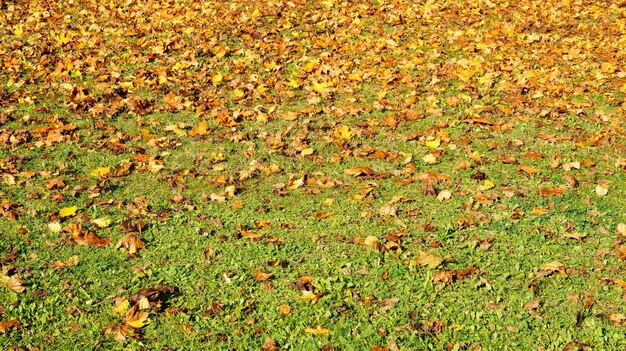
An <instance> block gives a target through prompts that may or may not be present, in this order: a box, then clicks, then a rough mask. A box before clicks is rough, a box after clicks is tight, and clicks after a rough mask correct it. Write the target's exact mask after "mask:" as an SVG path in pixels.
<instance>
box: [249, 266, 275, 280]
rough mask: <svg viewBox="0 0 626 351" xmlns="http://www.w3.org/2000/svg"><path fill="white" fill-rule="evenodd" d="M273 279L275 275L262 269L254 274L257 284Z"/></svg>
mask: <svg viewBox="0 0 626 351" xmlns="http://www.w3.org/2000/svg"><path fill="white" fill-rule="evenodd" d="M273 277H274V275H273V274H272V273H266V272H265V271H263V270H262V269H259V270H257V271H256V273H255V274H254V281H255V282H264V281H267V280H270V279H272V278H273Z"/></svg>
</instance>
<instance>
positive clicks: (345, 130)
mask: <svg viewBox="0 0 626 351" xmlns="http://www.w3.org/2000/svg"><path fill="white" fill-rule="evenodd" d="M335 136H336V137H337V138H339V139H351V138H352V137H353V136H354V131H352V129H350V127H348V126H340V127H338V128H337V129H335Z"/></svg>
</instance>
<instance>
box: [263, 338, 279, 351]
mask: <svg viewBox="0 0 626 351" xmlns="http://www.w3.org/2000/svg"><path fill="white" fill-rule="evenodd" d="M278 350H280V347H278V346H277V345H276V342H275V341H274V340H272V339H271V338H270V337H269V336H267V337H265V342H264V343H263V345H262V346H261V351H278Z"/></svg>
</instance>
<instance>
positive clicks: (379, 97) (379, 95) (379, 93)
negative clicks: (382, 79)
mask: <svg viewBox="0 0 626 351" xmlns="http://www.w3.org/2000/svg"><path fill="white" fill-rule="evenodd" d="M387 94H389V91H388V90H382V91H379V92H378V100H382V99H384V98H385V97H386V96H387Z"/></svg>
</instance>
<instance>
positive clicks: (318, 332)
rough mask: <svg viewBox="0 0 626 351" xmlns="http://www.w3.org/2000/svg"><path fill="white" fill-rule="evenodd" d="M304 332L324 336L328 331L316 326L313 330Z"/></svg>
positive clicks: (308, 329)
mask: <svg viewBox="0 0 626 351" xmlns="http://www.w3.org/2000/svg"><path fill="white" fill-rule="evenodd" d="M304 332H305V333H307V334H312V335H326V334H328V329H326V328H322V327H320V326H318V327H315V328H306V329H304Z"/></svg>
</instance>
